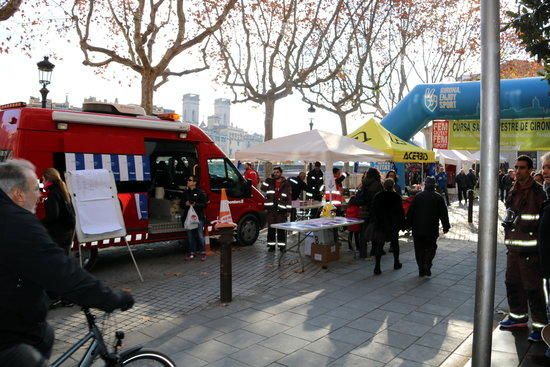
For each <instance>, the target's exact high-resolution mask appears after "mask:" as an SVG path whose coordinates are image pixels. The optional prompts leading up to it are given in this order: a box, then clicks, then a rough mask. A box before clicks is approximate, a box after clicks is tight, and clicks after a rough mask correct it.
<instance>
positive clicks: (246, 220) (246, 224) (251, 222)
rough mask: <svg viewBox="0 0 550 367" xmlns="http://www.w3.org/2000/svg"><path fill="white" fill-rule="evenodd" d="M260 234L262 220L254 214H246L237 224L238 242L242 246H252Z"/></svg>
mask: <svg viewBox="0 0 550 367" xmlns="http://www.w3.org/2000/svg"><path fill="white" fill-rule="evenodd" d="M259 235H260V221H259V220H258V218H256V217H255V216H254V215H251V214H248V215H245V216H244V217H243V218H241V220H240V221H239V224H238V226H237V242H238V243H239V244H241V245H242V246H252V245H253V244H254V242H256V240H257V239H258V236H259Z"/></svg>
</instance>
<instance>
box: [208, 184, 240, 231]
mask: <svg viewBox="0 0 550 367" xmlns="http://www.w3.org/2000/svg"><path fill="white" fill-rule="evenodd" d="M235 227H237V225H236V224H235V223H233V218H231V210H229V200H227V193H226V192H225V189H222V194H221V200H220V217H219V218H218V223H216V225H215V226H214V228H216V229H220V228H235Z"/></svg>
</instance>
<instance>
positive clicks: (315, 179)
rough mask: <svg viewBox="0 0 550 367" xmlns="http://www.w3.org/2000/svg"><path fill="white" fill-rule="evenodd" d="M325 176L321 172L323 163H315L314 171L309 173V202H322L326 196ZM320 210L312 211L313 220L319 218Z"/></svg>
mask: <svg viewBox="0 0 550 367" xmlns="http://www.w3.org/2000/svg"><path fill="white" fill-rule="evenodd" d="M324 177H325V175H324V173H323V171H321V162H315V164H314V165H313V169H312V170H311V171H309V172H308V173H307V192H306V197H307V199H308V200H315V201H321V200H323V195H324V189H325V185H324V180H325V178H324ZM319 213H320V210H318V209H312V210H311V214H310V216H311V218H317V217H318V216H319Z"/></svg>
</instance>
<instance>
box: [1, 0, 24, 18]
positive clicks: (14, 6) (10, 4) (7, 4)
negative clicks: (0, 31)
mask: <svg viewBox="0 0 550 367" xmlns="http://www.w3.org/2000/svg"><path fill="white" fill-rule="evenodd" d="M22 2H23V0H2V1H0V22H1V21H4V20H7V19H9V18H10V17H11V16H12V15H13V14H15V13H16V12H17V11H18V10H19V7H20V6H21V3H22Z"/></svg>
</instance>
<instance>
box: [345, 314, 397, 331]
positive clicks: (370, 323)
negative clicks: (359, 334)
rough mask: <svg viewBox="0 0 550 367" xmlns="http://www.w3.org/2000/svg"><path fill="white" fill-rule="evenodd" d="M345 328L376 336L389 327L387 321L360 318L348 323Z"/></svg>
mask: <svg viewBox="0 0 550 367" xmlns="http://www.w3.org/2000/svg"><path fill="white" fill-rule="evenodd" d="M346 326H349V327H352V328H354V329H359V330H362V331H368V332H369V333H374V334H377V333H379V332H381V331H382V330H385V329H387V328H388V326H389V325H388V322H387V321H380V320H373V319H368V318H366V317H361V318H359V319H357V320H353V321H351V322H349V323H348V324H347V325H346Z"/></svg>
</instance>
